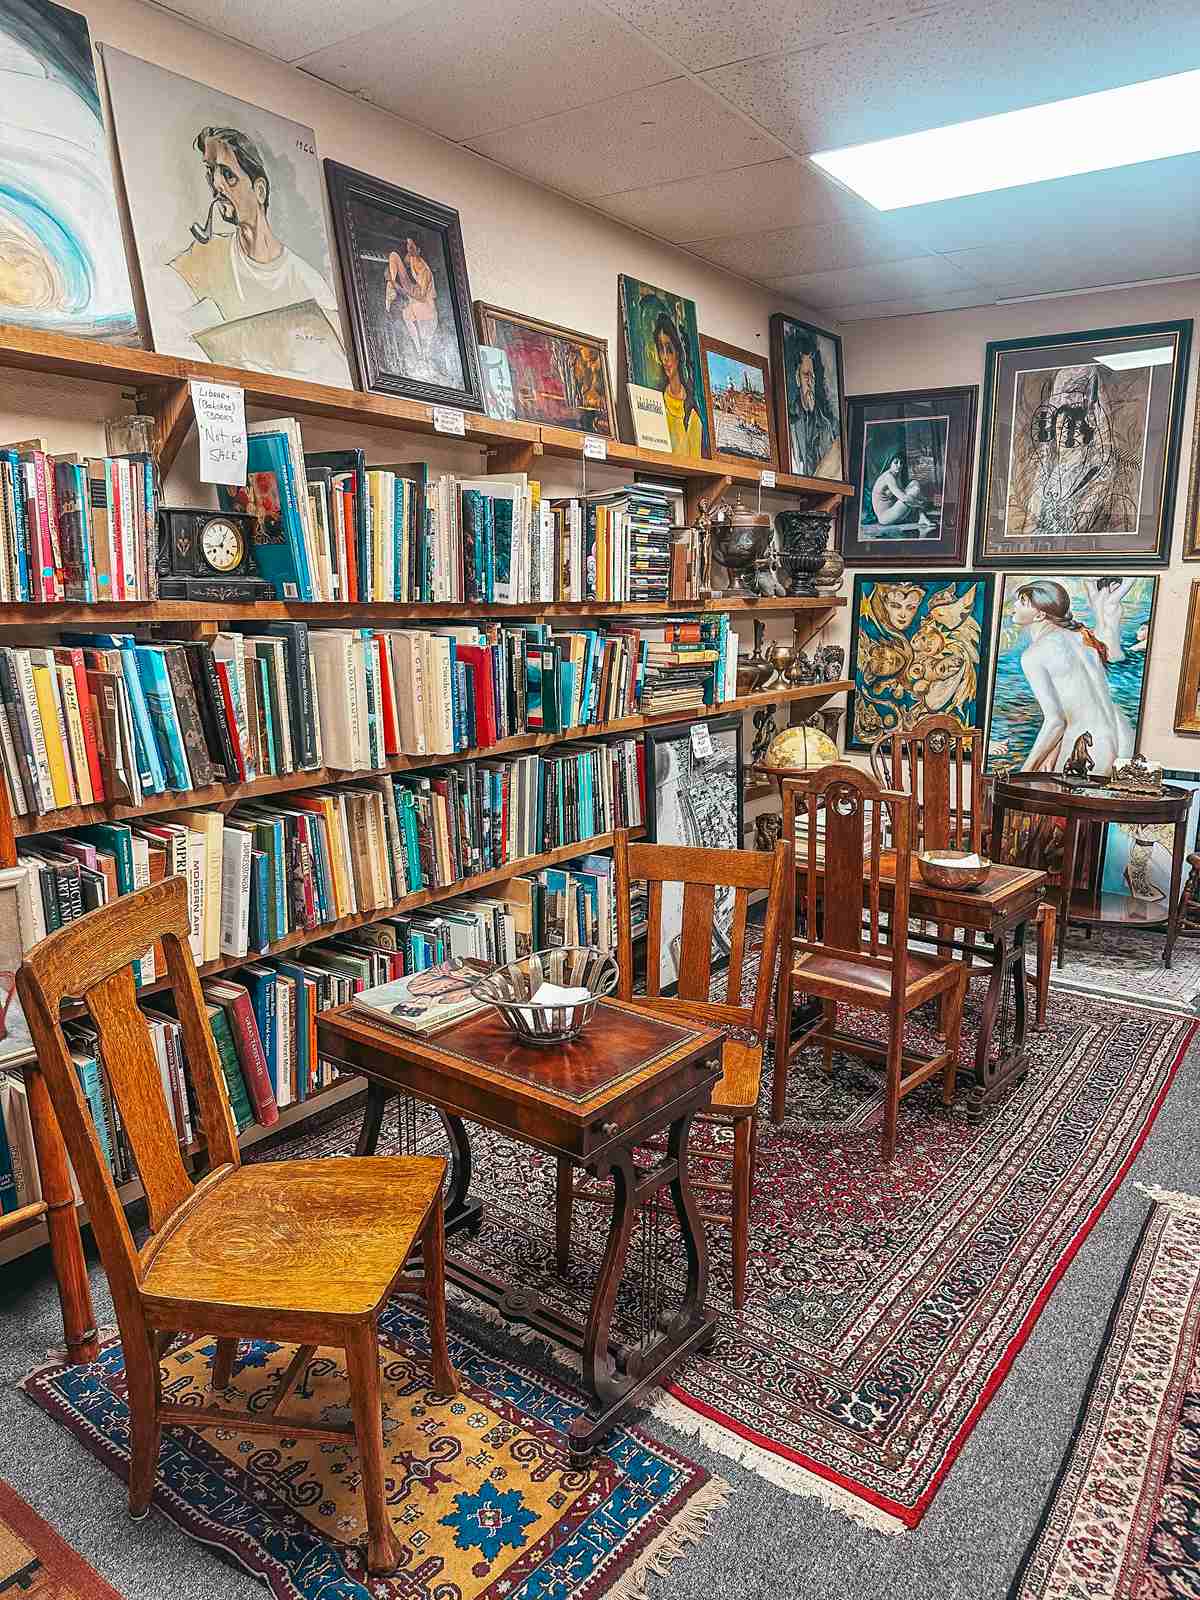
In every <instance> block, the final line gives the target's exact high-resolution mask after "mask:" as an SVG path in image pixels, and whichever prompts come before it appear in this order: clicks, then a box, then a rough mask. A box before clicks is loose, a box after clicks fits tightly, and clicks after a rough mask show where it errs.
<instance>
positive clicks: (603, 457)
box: [583, 433, 608, 461]
mask: <svg viewBox="0 0 1200 1600" xmlns="http://www.w3.org/2000/svg"><path fill="white" fill-rule="evenodd" d="M583 455H584V459H585V460H586V461H607V460H608V440H607V439H602V438H601V437H600V435H599V434H598V433H585V434H584V436H583Z"/></svg>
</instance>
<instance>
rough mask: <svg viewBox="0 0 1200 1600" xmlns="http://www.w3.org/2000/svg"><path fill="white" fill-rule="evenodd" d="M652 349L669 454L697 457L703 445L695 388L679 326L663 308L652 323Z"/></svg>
mask: <svg viewBox="0 0 1200 1600" xmlns="http://www.w3.org/2000/svg"><path fill="white" fill-rule="evenodd" d="M654 349H655V353H656V354H657V356H658V364H659V366H660V367H661V369H662V383H661V385H660V387H661V389H662V395H663V403H664V405H665V406H666V408H667V431H668V432H669V433H670V435H671V454H672V455H675V456H698V455H699V454H700V450H701V446H702V444H703V433H702V426H703V425H702V421H701V415H700V407H699V405H698V404H697V401H696V387H695V383H694V381H692V380H691V378H690V376H689V374H688V367H687V356H686V355H685V353H684V348H683V340H682V339H681V338H680V337H679V329H678V328H677V327H676V326H675V324H674V322H672V320H671V318H670V317H669V316H667V314H666V312H665V311H664V312H662V313H661V314H660V316H659V318H658V321H657V322H656V323H655V324H654Z"/></svg>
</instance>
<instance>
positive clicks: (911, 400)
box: [841, 383, 979, 567]
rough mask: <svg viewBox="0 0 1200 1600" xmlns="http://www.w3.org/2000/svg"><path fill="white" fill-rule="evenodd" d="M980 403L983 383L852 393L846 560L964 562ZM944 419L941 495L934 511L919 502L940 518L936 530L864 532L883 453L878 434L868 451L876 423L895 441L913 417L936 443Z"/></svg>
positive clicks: (858, 563)
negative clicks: (932, 533)
mask: <svg viewBox="0 0 1200 1600" xmlns="http://www.w3.org/2000/svg"><path fill="white" fill-rule="evenodd" d="M978 407H979V386H978V384H973V383H972V384H960V385H955V386H948V387H946V388H939V389H906V390H902V391H900V392H898V393H894V394H852V395H847V397H846V477H847V480H848V482H849V483H851V484H852V485H853V487H854V493H853V495H851V496H849V497H848V498H847V499H846V500H845V501H843V503H842V531H841V552H842V559H843V560H844V561H845V563H846V565H847V566H848V567H863V566H873V567H877V566H887V567H942V566H962V565H963V564H964V563H965V561H966V559H967V535H968V524H969V520H970V515H971V490H972V487H973V473H974V464H975V422H976V414H977V411H978ZM943 420H944V422H945V428H944V433H945V445H944V449H943V451H942V461H941V467H940V478H941V489H942V493H941V502H940V505H939V506H938V508H937V510H936V512H935V511H934V510H933V508H932V507H930V508H929V510H928V511H925V510H923V509H922V508H920V507H918V512H917V515H918V517H923V518H924V520H925V521H927V522H928V521H932V520H933V518H934V516H936V518H937V519H938V521H939V522H940V532H939V534H938V536H937V537H935V538H930V537H922V536H915V537H910V538H904V537H903V536H902V535H900V536H897V537H891V536H890V535H889V536H878V537H874V538H871V537H868V536H866V535H864V533H863V531H862V530H863V518H864V515H865V514H866V508H867V506H869V505H870V502H871V485H870V484H869V483H868V481H867V480H868V476H869V474H870V472H873V470H874V467H875V466H877V465H878V460H879V449H878V440H876V441H874V443H875V445H876V448H875V449H874V450H873V451H871V452H868V450H867V441H868V437H869V434H870V432H871V430H874V429H879V430H880V434H881V435H883V436H884V437H886V438H887V439H888V440H889V442H890V441H891V439H892V436H893V435H897V436H898V438H897V442H899V436H902V435H903V433H904V431H905V430H906V425H907V424H910V423H911V424H914V425H918V424H921V425H924V431H925V432H926V433H927V434H932V435H933V438H932V439H931V441H930V442H931V444H932V445H933V447H934V449H935V450H936V445H937V438H936V432H935V430H936V425H937V424H938V423H939V422H941V421H943ZM885 430H886V433H885ZM939 431H940V430H939ZM913 434H914V439H913V441H912V442H911V443H909V449H910V450H911V449H912V448H913V445H914V444H915V443H917V442H918V429H917V428H916V426H914V429H913ZM920 442H922V443H923V442H924V441H920ZM906 465H907V472H906V474H905V475H906V476H907V477H908V478H909V480H910V481H912V480H913V479H915V477H916V472H915V463H914V461H913V460H912V459H911V458H910V459H908V461H907V463H906ZM936 470H937V469H936V467H935V472H936Z"/></svg>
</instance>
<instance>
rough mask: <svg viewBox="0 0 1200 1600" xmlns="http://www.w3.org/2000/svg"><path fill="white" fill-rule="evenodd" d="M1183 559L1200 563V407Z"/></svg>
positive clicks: (1189, 481)
mask: <svg viewBox="0 0 1200 1600" xmlns="http://www.w3.org/2000/svg"><path fill="white" fill-rule="evenodd" d="M1183 559H1184V560H1185V561H1200V405H1198V406H1197V407H1196V420H1195V422H1194V424H1193V425H1192V464H1191V468H1190V470H1189V472H1188V496H1187V506H1186V508H1185V511H1184V518H1183Z"/></svg>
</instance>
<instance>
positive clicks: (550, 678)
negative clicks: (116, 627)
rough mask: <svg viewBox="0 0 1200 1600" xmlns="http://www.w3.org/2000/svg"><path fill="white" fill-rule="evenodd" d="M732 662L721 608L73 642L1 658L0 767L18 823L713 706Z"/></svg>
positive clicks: (732, 677) (731, 686)
mask: <svg viewBox="0 0 1200 1600" xmlns="http://www.w3.org/2000/svg"><path fill="white" fill-rule="evenodd" d="M737 660H738V641H737V634H736V632H734V631H732V630H731V629H730V627H729V619H728V617H727V616H726V615H725V614H724V613H720V614H718V615H714V616H692V617H688V616H681V617H678V618H670V619H663V620H660V619H657V618H656V619H652V620H650V621H638V620H630V621H625V620H622V621H620V622H617V623H614V624H612V626H611V627H609V628H608V629H605V630H602V629H596V628H567V629H554V628H552V627H551V626H550V625H549V624H548V623H528V624H524V625H520V626H516V625H500V624H490V623H489V624H487V625H485V626H484V627H478V626H476V625H474V624H472V625H465V626H461V627H446V628H439V629H414V628H399V629H366V628H319V629H311V630H310V629H309V628H308V626H307V625H306V624H304V623H302V622H283V623H273V624H269V625H265V626H262V627H259V626H257V625H254V624H250V625H247V626H246V627H245V628H243V629H241V630H238V629H231V630H228V631H226V632H222V633H218V634H217V635H216V636H215V637H214V638H213V639H211V640H207V639H204V640H195V641H189V642H186V643H178V644H171V643H167V644H158V643H154V644H151V643H144V642H141V641H139V640H137V639H135V638H134V637H133V635H132V634H126V633H113V634H66V635H64V636H63V638H62V640H61V642H60V643H58V644H55V645H48V646H45V647H32V646H31V647H25V646H20V647H18V646H12V647H5V648H0V767H2V768H3V773H4V780H5V783H6V786H7V788H8V792H9V796H10V803H11V806H12V810H13V812H14V814H16V815H17V816H28V815H34V816H43V815H46V814H48V813H51V812H54V811H56V810H60V809H63V808H64V807H69V806H75V805H92V804H100V803H121V804H129V805H138V804H140V803H142V801H143V800H145V799H146V798H148V797H150V796H153V795H157V794H162V793H164V792H166V791H172V792H177V793H186V792H188V791H189V790H192V789H199V788H204V787H206V786H208V785H210V784H213V783H217V782H221V783H246V782H250V781H254V780H256V779H258V778H261V777H277V776H286V775H288V774H290V773H294V772H302V771H313V770H316V769H318V768H320V767H323V766H329V767H331V768H335V769H337V770H339V771H344V772H369V771H380V770H383V769H385V768H386V767H387V765H388V763H389V761H391V760H392V759H393V758H394V757H399V756H409V757H422V756H455V755H460V754H463V753H465V752H467V751H472V752H475V751H486V750H488V749H490V748H491V747H492V746H494V745H496V744H498V743H499V742H500V741H502V740H505V739H508V738H511V737H513V736H515V735H521V734H529V733H568V732H571V731H572V730H575V729H579V730H583V729H585V728H587V729H592V728H595V727H598V726H603V725H604V724H605V723H608V722H612V721H614V720H617V719H619V718H621V717H624V716H629V715H633V714H636V713H646V714H650V713H658V714H661V713H664V712H672V711H679V712H681V713H682V712H688V711H699V710H702V709H704V708H706V707H712V706H715V705H717V704H719V703H720V702H721V701H722V700H725V699H728V698H731V697H732V696H733V695H734V694H735V693H736V683H737Z"/></svg>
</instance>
